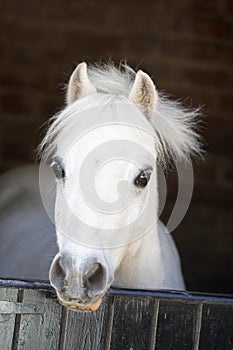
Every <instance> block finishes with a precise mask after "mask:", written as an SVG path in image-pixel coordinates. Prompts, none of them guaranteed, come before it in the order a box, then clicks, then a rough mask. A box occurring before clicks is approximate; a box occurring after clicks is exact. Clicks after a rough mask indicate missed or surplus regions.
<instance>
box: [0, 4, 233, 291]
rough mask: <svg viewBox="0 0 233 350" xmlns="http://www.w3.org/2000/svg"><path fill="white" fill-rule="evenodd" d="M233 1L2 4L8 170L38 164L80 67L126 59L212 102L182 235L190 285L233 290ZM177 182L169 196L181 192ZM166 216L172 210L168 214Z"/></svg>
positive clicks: (2, 113)
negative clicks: (47, 130)
mask: <svg viewBox="0 0 233 350" xmlns="http://www.w3.org/2000/svg"><path fill="white" fill-rule="evenodd" d="M232 4H233V3H232V1H230V0H206V1H201V0H180V1H168V0H156V1H152V0H151V1H147V2H141V1H137V0H135V1H134V2H132V1H128V0H126V1H118V2H117V1H104V0H99V1H94V0H92V1H88V2H84V1H74V0H70V1H69V2H67V1H64V0H63V1H62V0H56V1H55V0H49V1H46V2H43V4H42V3H41V1H38V0H35V1H31V2H30V1H26V0H22V1H15V0H9V1H6V0H5V1H4V0H3V1H2V2H1V3H0V21H1V37H0V67H1V68H0V117H1V127H0V170H1V171H4V170H6V169H9V168H11V167H14V166H17V165H20V164H23V163H25V162H31V161H33V149H34V148H35V147H36V145H37V144H38V141H39V139H40V138H41V129H39V127H40V125H41V124H42V123H44V122H45V121H46V120H47V119H48V118H49V117H50V116H52V115H53V113H54V112H55V111H57V110H58V109H59V107H60V106H61V105H62V104H63V99H64V98H63V92H62V84H63V83H64V82H66V81H67V79H68V76H69V74H70V73H71V71H72V69H73V68H74V66H75V63H77V62H79V61H81V60H86V61H96V60H98V59H99V58H100V57H103V58H108V57H112V58H113V59H114V60H116V61H117V60H119V59H122V58H125V57H126V58H127V60H128V63H129V64H131V65H132V66H134V67H138V66H140V67H142V68H143V69H144V70H145V71H147V72H149V73H150V74H152V75H153V77H154V79H155V81H156V83H157V86H158V87H159V88H160V89H164V90H167V91H168V92H169V93H170V94H171V95H173V96H174V97H177V98H186V97H190V99H189V100H188V102H187V103H188V104H190V102H191V103H192V105H193V106H198V105H204V111H205V114H206V124H205V128H204V130H203V136H204V138H205V141H206V149H207V151H208V158H207V161H206V163H198V164H196V165H195V189H194V197H193V202H192V205H191V207H190V210H189V212H188V214H187V215H186V217H185V219H184V221H183V222H182V224H181V225H180V226H179V228H178V229H177V230H176V231H175V233H174V235H175V238H176V240H177V244H178V246H179V248H180V251H181V255H182V260H183V265H184V273H185V276H186V280H187V284H188V287H189V289H198V290H212V291H222V292H233V254H232V247H233V232H232V224H231V220H232V215H233V210H232V203H233V164H232V153H233V121H232V115H231V114H232V113H231V110H232V108H233V70H232V61H233V5H232ZM174 181H175V180H174V179H173V176H170V178H169V182H170V183H171V187H170V196H169V201H168V205H167V211H166V212H169V208H170V206H171V205H172V202H173V200H174V194H173V191H172V186H173V185H172V184H173V183H174ZM165 216H166V213H165Z"/></svg>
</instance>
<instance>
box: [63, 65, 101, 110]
mask: <svg viewBox="0 0 233 350" xmlns="http://www.w3.org/2000/svg"><path fill="white" fill-rule="evenodd" d="M95 92H96V88H95V86H94V85H93V84H92V83H91V82H90V80H89V78H88V75H87V64H86V63H85V62H82V63H80V64H79V65H78V66H77V67H76V69H75V70H74V71H73V73H72V75H71V77H70V80H69V83H68V88H67V94H66V102H67V104H70V103H72V102H74V101H76V100H77V99H78V98H80V97H84V96H87V95H90V94H93V93H95Z"/></svg>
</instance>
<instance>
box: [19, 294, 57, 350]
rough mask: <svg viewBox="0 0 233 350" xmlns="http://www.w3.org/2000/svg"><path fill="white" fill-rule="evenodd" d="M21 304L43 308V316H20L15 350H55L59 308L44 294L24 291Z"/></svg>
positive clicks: (55, 302)
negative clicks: (36, 305)
mask: <svg viewBox="0 0 233 350" xmlns="http://www.w3.org/2000/svg"><path fill="white" fill-rule="evenodd" d="M23 302H24V303H26V304H38V305H43V306H44V314H43V315H39V314H38V315H37V314H23V315H22V316H21V322H20V329H19V337H18V348H17V350H32V349H33V350H48V349H49V350H57V349H58V341H59V331H60V321H61V309H62V308H61V306H60V305H59V304H58V302H57V301H56V300H54V299H51V298H48V297H46V293H45V292H40V291H36V290H30V289H28V290H24V296H23Z"/></svg>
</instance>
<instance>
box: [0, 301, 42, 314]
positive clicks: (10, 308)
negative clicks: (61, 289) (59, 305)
mask: <svg viewBox="0 0 233 350" xmlns="http://www.w3.org/2000/svg"><path fill="white" fill-rule="evenodd" d="M44 312H45V310H44V307H43V305H38V304H25V303H18V302H15V301H2V300H0V313H1V314H40V315H43V314H44Z"/></svg>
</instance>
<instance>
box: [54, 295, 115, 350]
mask: <svg viewBox="0 0 233 350" xmlns="http://www.w3.org/2000/svg"><path fill="white" fill-rule="evenodd" d="M108 307H109V306H108V303H107V302H106V301H103V303H102V305H101V306H100V307H99V309H98V310H97V311H95V312H88V313H80V312H76V311H72V310H67V320H66V325H65V330H64V336H63V337H64V339H63V342H62V344H60V349H59V350H68V349H75V350H76V349H77V350H103V349H104V341H105V332H106V314H107V313H108Z"/></svg>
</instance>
